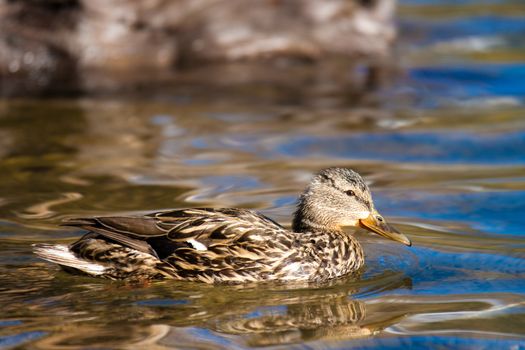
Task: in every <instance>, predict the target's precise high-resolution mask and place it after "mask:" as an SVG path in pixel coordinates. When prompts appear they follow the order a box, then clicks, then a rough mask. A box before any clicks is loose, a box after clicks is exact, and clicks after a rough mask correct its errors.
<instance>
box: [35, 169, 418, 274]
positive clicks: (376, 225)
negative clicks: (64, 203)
mask: <svg viewBox="0 0 525 350" xmlns="http://www.w3.org/2000/svg"><path fill="white" fill-rule="evenodd" d="M64 225H66V226H76V227H80V228H83V229H85V230H88V231H90V232H89V233H87V234H86V235H84V236H83V237H82V238H80V239H79V240H78V241H77V242H75V243H73V244H71V245H70V246H64V245H49V244H36V245H35V253H36V254H37V255H39V256H40V257H42V258H43V259H45V260H49V261H51V262H54V263H57V264H59V265H61V266H62V267H63V268H64V269H66V270H68V271H71V272H76V273H83V274H87V275H90V276H97V277H105V278H109V279H133V280H135V279H139V280H141V279H146V280H147V279H176V280H188V281H201V282H206V283H218V282H255V281H270V280H277V281H323V280H327V279H330V278H335V277H339V276H343V275H346V274H348V273H350V272H354V271H356V270H358V269H359V268H360V267H361V266H363V263H364V256H363V250H362V248H361V245H360V244H359V242H358V241H357V240H356V239H355V238H354V237H353V236H352V235H351V234H348V233H346V232H344V231H343V229H342V227H345V226H353V227H363V228H365V229H367V230H370V231H373V232H376V233H378V234H380V235H381V236H384V237H386V238H390V239H392V240H394V241H398V242H401V243H404V244H406V245H408V246H410V245H411V243H410V240H409V239H408V238H407V237H406V236H404V235H403V234H401V233H399V232H397V231H396V230H395V229H394V228H392V227H391V226H389V225H388V224H387V223H386V222H385V220H384V219H383V217H382V216H381V215H379V213H378V212H377V211H376V209H375V208H374V204H373V202H372V196H371V194H370V190H369V189H368V186H367V185H366V184H365V182H364V181H363V179H362V178H361V176H359V174H357V173H356V172H354V171H352V170H349V169H343V168H329V169H325V170H322V171H321V172H320V173H318V174H317V175H315V176H314V177H313V179H312V181H311V182H310V184H309V185H308V187H307V188H306V190H305V191H304V193H303V194H302V195H301V197H300V199H299V203H298V206H297V210H296V212H295V215H294V219H293V226H292V228H293V230H292V231H289V230H286V229H285V228H283V227H282V226H281V225H279V224H277V223H276V222H274V221H273V220H271V219H269V218H267V217H265V216H263V215H261V214H259V213H257V212H254V211H251V210H246V209H210V208H199V209H182V210H170V211H162V212H157V213H152V214H149V215H145V216H141V217H127V216H113V217H94V218H79V219H71V220H69V221H67V222H65V223H64Z"/></svg>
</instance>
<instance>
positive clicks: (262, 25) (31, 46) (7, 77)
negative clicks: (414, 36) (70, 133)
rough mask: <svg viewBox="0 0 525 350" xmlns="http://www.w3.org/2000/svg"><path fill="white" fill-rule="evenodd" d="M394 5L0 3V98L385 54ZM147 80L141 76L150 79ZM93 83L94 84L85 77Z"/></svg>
mask: <svg viewBox="0 0 525 350" xmlns="http://www.w3.org/2000/svg"><path fill="white" fill-rule="evenodd" d="M394 5H395V0H354V1H351V0H325V1H317V0H253V1H249V0H173V1H172V0H142V1H133V0H0V76H1V78H2V82H1V83H0V94H2V95H11V94H26V93H35V92H42V93H50V92H54V91H56V92H61V93H63V92H72V91H76V90H78V89H84V90H85V89H86V88H87V89H88V90H89V89H96V88H97V86H100V85H104V82H102V81H100V82H99V81H98V80H104V79H106V80H107V78H108V76H111V75H114V76H115V78H111V79H112V83H113V84H114V85H116V86H118V85H119V81H120V80H121V78H120V77H122V76H128V77H129V76H133V75H135V74H136V73H137V72H141V73H143V74H144V73H146V75H149V73H148V72H153V73H154V74H157V75H158V74H159V73H160V74H161V75H162V72H181V71H184V70H186V69H188V68H192V67H193V68H194V67H200V66H203V65H208V64H212V63H215V64H216V63H218V62H223V63H229V62H238V61H255V62H257V61H265V62H268V60H270V61H273V62H276V61H275V60H277V61H279V60H281V59H282V58H286V59H292V60H301V61H308V62H317V61H323V60H327V59H331V58H334V57H336V58H338V59H341V58H343V59H346V60H349V59H352V60H353V59H355V58H363V57H364V58H367V59H370V58H372V59H374V60H376V61H377V60H381V59H384V58H385V57H387V56H388V54H389V52H390V47H391V45H392V42H393V40H394V37H395V28H394V25H393V13H394ZM150 76H151V75H150ZM93 77H100V78H93Z"/></svg>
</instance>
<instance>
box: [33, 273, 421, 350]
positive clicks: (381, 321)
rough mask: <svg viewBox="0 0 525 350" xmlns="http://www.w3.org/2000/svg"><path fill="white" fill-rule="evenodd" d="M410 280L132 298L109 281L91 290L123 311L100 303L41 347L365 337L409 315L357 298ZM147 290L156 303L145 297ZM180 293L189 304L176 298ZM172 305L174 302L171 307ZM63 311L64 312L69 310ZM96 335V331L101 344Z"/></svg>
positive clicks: (170, 287) (183, 288)
mask: <svg viewBox="0 0 525 350" xmlns="http://www.w3.org/2000/svg"><path fill="white" fill-rule="evenodd" d="M411 283H412V282H411V279H410V278H408V277H406V276H405V275H403V274H402V273H398V272H392V271H384V272H383V273H382V274H380V275H376V276H373V277H369V278H367V279H359V278H358V277H356V276H349V277H347V278H344V279H338V280H332V281H330V282H325V283H322V284H312V283H308V284H296V283H294V284H288V285H282V284H278V285H276V284H273V283H270V284H250V285H235V286H231V285H230V286H228V285H220V286H207V285H202V284H201V285H200V286H201V288H199V287H196V285H195V284H192V283H190V284H186V283H182V282H174V283H173V282H172V283H169V284H167V283H162V284H158V285H153V286H151V287H149V288H140V289H138V290H136V291H137V292H139V293H129V288H130V287H129V285H128V286H122V285H121V286H117V287H116V285H105V284H102V285H100V286H102V288H111V290H110V291H108V290H105V291H101V290H98V291H92V293H95V294H97V295H107V294H109V295H112V297H111V299H112V301H111V303H112V304H113V303H115V300H114V299H117V300H118V302H117V304H118V305H122V306H121V307H119V312H114V308H108V307H107V306H104V305H101V306H100V307H99V308H97V310H98V311H97V312H99V313H101V314H100V315H99V317H98V318H96V319H95V320H93V321H92V322H88V323H86V324H84V325H83V327H76V326H75V322H68V323H67V324H64V327H65V328H70V329H69V330H68V331H67V332H64V331H61V332H59V333H58V334H56V335H55V334H51V335H50V336H47V337H45V338H43V339H41V340H39V341H38V343H39V345H40V347H42V348H60V346H58V345H61V346H64V344H72V343H74V344H77V345H78V344H89V345H91V346H93V345H99V346H105V347H112V346H118V345H119V344H121V342H122V338H119V337H125V339H126V342H127V343H128V344H132V347H135V348H136V347H142V348H149V347H151V348H153V347H154V345H159V344H161V345H162V346H166V347H167V348H185V347H187V348H194V347H199V348H200V347H201V346H204V348H206V346H207V345H209V346H211V347H213V348H216V346H217V345H218V343H217V338H216V337H221V338H223V340H224V339H227V340H228V341H231V342H235V343H238V344H248V345H250V346H269V345H278V344H294V343H300V342H303V341H314V340H321V339H326V340H344V339H355V338H363V337H368V336H372V335H375V334H377V333H379V332H381V331H382V330H383V329H385V328H387V327H390V326H392V325H394V324H396V323H398V322H399V321H401V320H402V319H404V318H405V317H406V316H407V311H406V309H405V308H399V307H388V306H385V304H384V303H380V304H377V303H374V302H368V301H367V300H366V299H365V300H362V301H361V300H354V299H352V294H355V293H359V294H376V293H377V292H378V291H382V292H384V291H388V290H398V289H407V288H411V286H412V284H411ZM152 288H153V289H154V291H153V292H152V291H151V289H152ZM141 291H142V292H145V293H148V295H150V294H149V293H151V295H154V296H155V299H147V300H144V299H143V298H144V296H141V295H140V292H141ZM180 293H182V294H183V295H184V296H183V297H182V299H173V295H179V296H180ZM157 300H158V302H156V301H157ZM166 300H168V301H170V300H171V301H173V302H168V303H164V302H163V301H166ZM177 300H179V301H177ZM145 301H146V302H145ZM186 301H188V302H186ZM68 302H71V304H70V305H69V306H67V307H66V308H65V309H67V310H69V311H68V312H69V313H70V314H72V315H74V314H75V312H76V311H78V310H82V309H85V308H86V307H90V305H92V301H90V300H89V299H87V300H85V301H84V300H75V302H72V301H70V300H69V299H68ZM83 303H85V305H82V304H83ZM88 304H89V305H88ZM60 308H61V309H62V310H63V309H64V305H61V306H60ZM101 320H104V321H101ZM124 320H125V321H126V322H123V321H124ZM116 325H119V326H118V328H119V329H121V328H122V329H121V330H120V331H119V332H118V333H119V336H116V335H115V329H114V327H116ZM93 334H97V338H96V339H94V338H93V336H92V335H93ZM210 334H212V335H213V336H212V338H213V339H214V340H210V337H211V335H210ZM208 342H209V343H208ZM161 348H162V347H161ZM225 348H229V347H228V346H225Z"/></svg>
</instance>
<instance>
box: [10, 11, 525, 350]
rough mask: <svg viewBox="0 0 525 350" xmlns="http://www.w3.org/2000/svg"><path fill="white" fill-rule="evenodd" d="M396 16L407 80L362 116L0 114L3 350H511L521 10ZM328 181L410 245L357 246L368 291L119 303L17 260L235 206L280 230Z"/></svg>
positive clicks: (216, 97)
mask: <svg viewBox="0 0 525 350" xmlns="http://www.w3.org/2000/svg"><path fill="white" fill-rule="evenodd" d="M400 18H401V20H400V26H401V28H402V33H403V40H402V41H401V43H400V50H399V51H400V53H399V57H400V59H401V62H402V65H403V66H404V73H403V74H402V75H401V76H400V77H398V78H397V79H396V80H395V82H394V83H392V84H391V85H389V86H387V87H386V88H384V89H383V90H381V91H380V92H379V93H376V94H375V95H373V96H372V97H366V98H364V99H362V100H360V101H359V102H358V103H355V101H353V102H350V101H349V98H348V96H342V95H337V94H326V93H320V92H319V91H317V92H315V93H313V92H311V91H307V92H304V91H301V93H294V92H293V91H289V90H286V89H284V90H276V91H274V90H272V89H271V88H269V87H267V86H262V87H261V86H250V87H248V88H244V87H242V88H235V87H233V88H226V89H224V90H225V91H222V89H221V88H215V89H208V90H206V89H199V86H192V87H191V89H190V88H188V87H183V88H175V87H169V86H168V87H166V86H164V87H162V88H159V89H157V90H152V91H148V92H143V93H142V94H139V96H138V97H137V96H136V95H133V98H129V96H113V97H99V98H96V97H84V98H78V99H63V100H61V99H49V100H9V101H2V102H0V218H1V221H0V238H1V239H0V251H1V253H0V276H1V281H2V285H1V286H0V308H1V310H2V312H1V313H0V348H6V349H7V348H9V349H10V348H31V349H44V348H45V349H87V348H89V349H109V348H119V349H128V348H150V349H168V348H169V349H173V348H181V349H187V348H199V349H211V348H219V349H220V348H222V349H245V348H252V347H272V348H285V347H288V346H293V348H298V349H299V348H314V349H317V348H323V349H327V348H328V349H344V348H349V347H353V348H354V347H355V348H364V349H367V348H374V347H384V348H407V347H410V348H429V347H432V348H435V347H443V348H448V347H453V348H465V349H471V348H472V349H479V348H486V349H494V348H498V349H519V348H525V341H523V338H524V335H525V303H524V293H525V279H524V277H525V260H524V257H525V240H524V233H525V217H524V216H523V212H524V210H525V119H524V114H525V108H524V102H525V101H524V99H523V92H524V90H525V84H524V83H523V79H522V78H523V75H524V72H525V64H524V63H523V62H524V61H525V50H524V43H525V42H524V41H523V35H522V33H523V31H524V30H525V6H524V5H523V4H522V3H520V2H514V1H487V2H483V3H480V2H474V1H462V2H452V1H449V2H443V3H442V4H439V5H436V4H435V3H434V2H431V1H410V2H409V1H406V2H405V3H403V5H402V7H401V11H400ZM202 90H204V91H202ZM321 90H322V89H321ZM328 90H330V89H328ZM323 91H324V90H323ZM325 166H347V167H351V168H354V169H356V170H357V171H359V172H360V173H362V174H363V175H364V176H365V177H366V179H367V180H368V181H369V182H370V185H371V188H372V189H373V193H374V197H375V202H376V206H377V207H378V208H379V209H380V211H381V212H382V213H383V214H384V215H385V216H386V217H387V218H388V219H389V220H390V221H391V222H392V223H394V224H395V226H396V227H397V228H398V229H400V230H401V231H403V232H404V233H405V234H407V235H408V236H409V237H410V238H411V240H412V241H413V247H411V248H408V247H404V246H402V245H398V244H395V243H391V242H387V241H385V240H382V239H380V238H377V237H373V236H372V235H370V234H366V233H359V234H358V235H359V237H360V239H361V240H362V241H363V242H364V243H365V251H366V254H367V266H366V269H365V271H364V272H363V274H362V276H361V277H360V278H358V279H355V278H345V279H341V280H337V281H333V282H331V283H328V284H324V285H318V286H304V285H297V286H283V285H275V284H265V285H247V286H207V285H201V284H195V283H183V282H173V281H170V282H158V283H151V284H148V285H130V284H126V283H117V282H108V281H102V280H96V279H90V278H83V277H78V276H70V275H67V274H65V273H63V272H60V271H59V270H58V269H57V268H56V267H55V266H53V265H51V264H48V263H45V262H43V261H41V260H38V259H36V258H35V257H34V256H33V255H32V254H31V248H30V244H31V243H36V242H56V243H67V242H71V241H72V240H74V239H75V238H77V237H78V236H79V235H81V232H79V231H76V230H72V229H67V228H59V227H57V224H58V223H59V222H60V221H61V220H62V219H63V218H64V217H68V216H78V215H99V214H114V213H128V214H130V213H131V214H134V213H142V212H147V211H149V210H156V209H163V208H176V207H188V206H203V205H206V206H225V207H226V206H236V207H245V208H255V209H258V210H260V211H262V212H263V213H265V214H267V215H269V216H271V217H273V218H275V219H276V220H278V221H280V222H282V223H284V224H287V225H289V224H290V215H291V213H292V211H293V209H294V203H295V198H296V196H297V195H298V193H300V191H301V190H302V189H303V187H304V185H305V183H306V182H307V181H308V178H309V176H310V175H311V173H312V172H315V171H317V170H318V169H320V168H322V167H325Z"/></svg>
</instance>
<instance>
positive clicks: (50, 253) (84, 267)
mask: <svg viewBox="0 0 525 350" xmlns="http://www.w3.org/2000/svg"><path fill="white" fill-rule="evenodd" d="M33 252H34V253H35V254H36V255H38V256H39V257H41V258H42V259H44V260H47V261H50V262H53V263H55V264H59V265H60V266H62V267H69V268H73V269H76V270H80V271H82V272H84V273H87V274H89V275H95V276H97V275H102V274H103V273H104V271H105V270H106V267H105V266H103V265H101V264H97V263H94V262H89V261H86V260H82V259H81V258H79V257H77V256H76V255H75V254H74V253H73V252H72V251H71V250H69V247H68V246H65V245H60V244H46V243H38V244H33Z"/></svg>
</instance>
